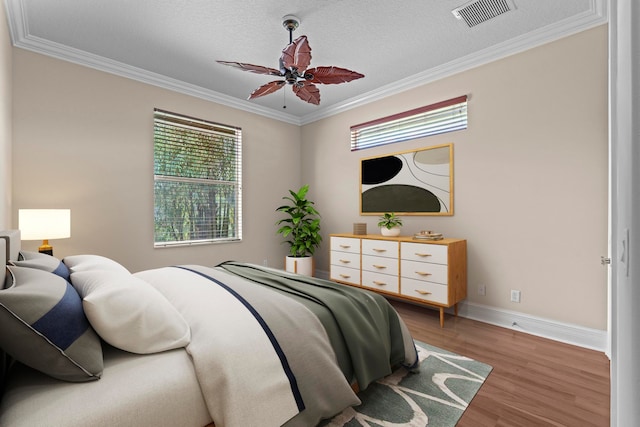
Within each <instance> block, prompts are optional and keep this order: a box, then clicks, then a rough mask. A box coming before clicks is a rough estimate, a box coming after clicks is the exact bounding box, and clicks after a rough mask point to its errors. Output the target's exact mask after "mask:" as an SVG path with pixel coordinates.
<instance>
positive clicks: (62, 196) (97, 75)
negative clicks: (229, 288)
mask: <svg viewBox="0 0 640 427" xmlns="http://www.w3.org/2000/svg"><path fill="white" fill-rule="evenodd" d="M14 67H15V72H14V76H13V81H14V87H13V89H14V114H13V120H14V122H13V124H14V145H13V150H14V162H13V184H14V185H13V209H14V218H15V219H14V226H15V227H17V223H16V222H17V210H18V209H21V208H70V209H71V222H72V224H71V234H72V237H71V239H68V240H58V241H52V242H51V244H52V245H53V246H54V253H55V255H57V256H59V257H63V256H65V255H69V254H74V253H75V254H78V253H97V254H101V255H105V256H108V257H110V258H113V259H115V260H117V261H119V262H122V263H123V264H124V265H126V266H127V267H128V268H130V269H131V270H134V271H135V270H140V269H145V268H151V267H156V266H162V265H168V264H184V263H194V264H204V265H213V264H216V263H218V262H221V261H225V260H229V259H234V260H242V261H249V262H256V263H260V264H262V263H263V260H265V259H266V260H267V262H268V263H269V265H272V266H279V267H280V266H282V265H283V260H284V255H285V254H286V252H287V249H288V248H287V247H286V246H285V245H280V237H279V236H278V235H276V227H275V222H276V220H277V219H278V215H277V213H276V212H275V208H276V207H277V206H279V205H280V202H281V201H282V200H281V197H282V196H284V195H286V194H288V193H287V190H288V189H289V188H291V187H296V186H298V185H299V181H300V166H299V162H298V159H299V158H300V144H299V141H300V128H299V127H298V126H294V125H288V124H285V123H282V122H280V121H275V120H272V119H267V118H264V117H261V116H258V115H255V114H251V113H246V112H240V111H237V110H234V109H231V108H228V107H224V106H220V105H217V104H213V103H211V102H207V101H204V100H201V99H197V98H193V97H190V96H185V95H181V94H177V93H174V92H171V91H167V90H164V89H160V88H157V87H154V86H150V85H146V84H143V83H139V82H136V81H133V80H129V79H125V78H122V77H117V76H114V75H110V74H107V73H103V72H100V71H96V70H93V69H89V68H85V67H81V66H78V65H75V64H71V63H68V62H64V61H60V60H56V59H52V58H50V57H47V56H43V55H39V54H35V53H31V52H28V51H25V50H22V49H14ZM154 107H157V108H161V109H163V110H168V111H174V112H178V113H182V114H186V115H189V116H192V117H198V118H202V119H206V120H211V121H214V122H219V123H223V124H228V125H234V126H239V127H241V128H242V130H243V133H242V137H243V167H244V179H243V197H244V203H243V209H244V215H243V218H244V223H243V232H244V238H243V241H242V242H241V243H231V244H215V245H206V246H197V247H180V248H165V249H154V248H153V109H154ZM26 246H27V249H31V250H33V249H35V248H36V247H37V246H38V244H37V242H29V243H26Z"/></svg>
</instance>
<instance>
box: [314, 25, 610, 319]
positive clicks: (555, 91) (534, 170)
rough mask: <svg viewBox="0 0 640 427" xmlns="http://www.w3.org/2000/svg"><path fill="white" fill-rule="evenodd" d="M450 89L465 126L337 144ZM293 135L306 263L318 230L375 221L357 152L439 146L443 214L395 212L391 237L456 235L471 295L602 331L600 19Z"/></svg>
mask: <svg viewBox="0 0 640 427" xmlns="http://www.w3.org/2000/svg"><path fill="white" fill-rule="evenodd" d="M463 94H467V95H469V126H468V129H467V130H465V131H460V132H456V133H452V134H448V135H441V136H434V137H429V138H424V139H422V140H416V141H410V142H405V143H399V144H394V145H389V146H386V147H383V148H378V149H370V150H365V151H360V152H354V153H352V152H350V151H349V126H351V125H354V124H358V123H362V122H366V121H368V120H372V119H375V118H379V117H383V116H386V115H389V114H393V113H397V112H400V111H405V110H409V109H412V108H415V107H419V106H422V105H428V104H431V103H434V102H437V101H440V100H444V99H448V98H453V97H456V96H459V95H463ZM302 138H303V149H302V156H303V157H302V158H303V166H304V167H303V181H305V182H308V183H309V184H310V185H311V188H312V192H313V196H314V198H315V201H316V204H317V207H318V209H319V210H320V212H321V213H322V214H323V219H324V223H323V229H324V236H325V239H326V240H327V242H326V243H325V244H324V246H323V248H322V250H320V251H319V253H318V258H317V260H316V266H317V268H319V269H324V270H328V263H329V257H328V234H329V233H331V232H350V231H351V230H352V224H353V222H366V223H367V227H368V230H369V232H370V233H371V232H374V233H375V228H376V222H377V221H376V220H377V217H370V216H368V217H361V216H359V205H358V192H359V186H358V179H359V162H360V159H361V158H363V157H369V156H373V155H381V154H387V153H391V152H394V151H403V150H410V149H416V148H422V147H428V146H433V145H437V144H442V143H448V142H453V143H454V168H455V178H454V180H455V182H454V186H455V190H454V200H455V203H454V209H455V215H454V216H453V217H428V216H424V217H407V218H405V227H404V232H403V234H413V233H415V232H417V231H419V230H425V229H431V230H435V231H438V232H442V233H444V234H445V235H447V236H451V237H460V238H465V239H467V240H468V257H469V262H468V267H469V283H468V284H469V298H468V301H470V302H472V303H477V304H482V305H487V306H492V307H495V308H498V309H502V310H513V311H517V312H521V313H526V314H530V315H533V316H539V317H542V318H547V319H550V320H555V321H559V322H566V323H571V324H577V325H581V326H584V327H589V328H595V329H601V330H605V329H606V327H607V314H606V313H607V276H606V273H607V269H606V268H603V267H602V266H601V265H600V256H601V255H606V254H607V179H608V178H607V155H608V154H607V27H606V26H601V27H598V28H595V29H592V30H589V31H586V32H583V33H580V34H578V35H575V36H572V37H568V38H565V39H562V40H560V41H557V42H554V43H551V44H547V45H544V46H542V47H539V48H536V49H533V50H529V51H527V52H524V53H521V54H518V55H514V56H511V57H508V58H506V59H503V60H500V61H496V62H493V63H490V64H487V65H484V66H481V67H478V68H476V69H473V70H470V71H467V72H464V73H461V74H458V75H455V76H452V77H449V78H446V79H442V80H439V81H437V82H434V83H432V84H428V85H425V86H422V87H420V88H417V89H414V90H412V91H410V92H407V93H402V94H399V95H396V96H393V97H389V98H387V99H384V100H381V101H378V102H375V103H373V104H369V105H367V106H364V107H361V108H357V109H354V110H350V111H348V112H345V113H343V114H340V115H337V116H334V117H330V118H327V119H324V120H322V121H318V122H315V123H311V124H308V125H305V126H304V127H303V133H302ZM480 284H484V285H486V296H479V295H478V293H477V288H478V286H479V285H480ZM511 289H517V290H520V291H521V292H522V302H521V303H520V304H516V303H512V302H510V300H509V297H510V290H511Z"/></svg>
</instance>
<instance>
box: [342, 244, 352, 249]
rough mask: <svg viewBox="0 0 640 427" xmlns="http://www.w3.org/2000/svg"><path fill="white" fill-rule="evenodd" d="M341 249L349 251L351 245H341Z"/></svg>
mask: <svg viewBox="0 0 640 427" xmlns="http://www.w3.org/2000/svg"><path fill="white" fill-rule="evenodd" d="M340 247H341V248H342V249H349V248H350V247H351V245H340Z"/></svg>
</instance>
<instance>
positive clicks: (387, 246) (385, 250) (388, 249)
mask: <svg viewBox="0 0 640 427" xmlns="http://www.w3.org/2000/svg"><path fill="white" fill-rule="evenodd" d="M362 255H376V256H382V257H387V258H398V242H392V241H387V240H370V239H363V240H362Z"/></svg>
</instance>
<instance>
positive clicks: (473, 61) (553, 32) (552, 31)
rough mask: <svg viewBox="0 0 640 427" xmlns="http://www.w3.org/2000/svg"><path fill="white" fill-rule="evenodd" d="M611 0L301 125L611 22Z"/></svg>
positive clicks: (311, 117)
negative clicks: (609, 13) (609, 15)
mask: <svg viewBox="0 0 640 427" xmlns="http://www.w3.org/2000/svg"><path fill="white" fill-rule="evenodd" d="M608 6H609V3H608V0H591V7H590V8H589V10H588V11H585V12H584V13H582V14H579V15H574V16H572V17H570V18H567V19H565V20H563V21H558V22H557V23H555V24H552V25H549V26H547V27H544V28H540V29H538V30H535V31H532V32H530V33H527V34H524V35H522V36H519V37H517V38H514V39H511V40H508V41H506V42H503V43H500V44H498V45H495V46H492V47H490V48H487V49H483V50H480V51H478V52H474V53H472V54H469V55H467V56H465V57H462V58H459V59H456V60H454V61H450V62H448V63H446V64H443V65H441V66H438V67H434V68H431V69H428V70H425V71H424V72H422V73H418V74H416V75H414V76H411V77H408V78H406V79H402V80H399V81H397V82H394V83H392V84H389V85H386V86H382V87H380V88H378V89H376V90H373V91H370V92H368V93H365V94H362V95H360V96H358V97H354V98H351V99H348V100H346V101H344V102H342V103H339V104H335V105H332V106H331V107H327V108H325V109H322V110H318V111H316V112H314V113H311V114H308V115H306V116H304V117H302V124H303V125H304V124H308V123H312V122H315V121H318V120H321V119H324V118H327V117H330V116H333V115H336V114H340V113H342V112H344V111H347V110H350V109H352V108H356V107H360V106H363V105H366V104H369V103H371V102H374V101H378V100H381V99H383V98H386V97H389V96H391V95H396V94H398V93H401V92H404V91H407V90H411V89H415V88H416V87H419V86H423V85H425V84H428V83H432V82H434V81H437V80H440V79H443V78H445V77H449V76H452V75H454V74H458V73H461V72H463V71H467V70H470V69H473V68H476V67H479V66H481V65H484V64H487V63H489V62H493V61H497V60H499V59H503V58H506V57H508V56H511V55H515V54H517V53H521V52H524V51H526V50H529V49H532V48H534V47H538V46H541V45H544V44H546V43H551V42H553V41H556V40H559V39H562V38H564V37H568V36H571V35H574V34H577V33H579V32H582V31H585V30H588V29H591V28H594V27H597V26H600V25H603V24H606V23H607V22H608V21H609V17H608V11H609V8H608Z"/></svg>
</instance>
